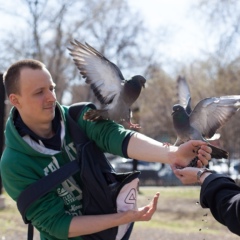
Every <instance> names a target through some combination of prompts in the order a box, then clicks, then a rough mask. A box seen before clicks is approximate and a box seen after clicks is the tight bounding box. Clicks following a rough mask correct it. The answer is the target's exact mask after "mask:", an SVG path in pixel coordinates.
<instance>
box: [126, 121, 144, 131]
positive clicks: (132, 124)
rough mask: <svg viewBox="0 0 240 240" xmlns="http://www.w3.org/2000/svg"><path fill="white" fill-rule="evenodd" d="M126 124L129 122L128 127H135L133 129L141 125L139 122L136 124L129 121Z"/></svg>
mask: <svg viewBox="0 0 240 240" xmlns="http://www.w3.org/2000/svg"><path fill="white" fill-rule="evenodd" d="M128 124H129V127H130V128H135V129H139V128H141V126H140V125H139V124H137V123H136V124H135V123H131V122H129V123H128Z"/></svg>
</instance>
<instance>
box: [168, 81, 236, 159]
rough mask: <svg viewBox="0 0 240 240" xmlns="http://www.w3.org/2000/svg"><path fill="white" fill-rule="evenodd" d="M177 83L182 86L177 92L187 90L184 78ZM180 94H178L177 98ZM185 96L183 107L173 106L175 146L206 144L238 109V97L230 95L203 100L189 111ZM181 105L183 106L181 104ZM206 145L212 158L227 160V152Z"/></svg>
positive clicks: (189, 107)
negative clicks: (192, 143) (194, 143)
mask: <svg viewBox="0 0 240 240" xmlns="http://www.w3.org/2000/svg"><path fill="white" fill-rule="evenodd" d="M178 82H180V84H181V85H182V86H181V87H180V88H179V91H181V90H180V89H185V90H186V89H187V88H188V87H187V86H184V85H187V83H186V80H185V79H184V78H179V80H178ZM181 94H182V93H179V96H180V95H181ZM185 94H186V96H187V97H186V99H187V101H185V105H184V106H183V105H181V104H176V105H174V106H173V112H172V117H173V125H174V128H175V130H176V133H177V140H176V142H175V145H179V144H180V143H181V142H186V141H188V140H191V139H195V140H203V141H205V142H208V140H207V139H210V138H211V137H212V136H213V135H214V134H215V133H216V131H217V130H218V129H219V128H221V127H223V126H224V124H225V123H226V122H227V121H228V120H229V119H230V118H231V117H232V116H233V115H234V114H235V113H236V112H237V111H238V110H239V108H240V95H232V96H222V97H210V98H205V99H203V100H201V101H200V102H199V103H198V104H197V105H196V106H195V108H194V109H193V110H192V111H191V106H190V101H191V97H190V93H189V95H188V94H187V91H186V93H185ZM183 95H184V94H183ZM183 95H182V96H183ZM180 102H181V100H180ZM181 103H182V104H183V102H181ZM208 145H209V146H210V147H211V148H212V153H211V155H212V158H216V159H220V158H228V152H226V151H225V150H223V149H220V148H217V147H215V146H213V145H211V144H210V143H208Z"/></svg>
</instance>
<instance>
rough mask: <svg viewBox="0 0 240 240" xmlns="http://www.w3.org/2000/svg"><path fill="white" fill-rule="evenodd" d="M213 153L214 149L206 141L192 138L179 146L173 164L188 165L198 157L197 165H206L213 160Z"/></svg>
mask: <svg viewBox="0 0 240 240" xmlns="http://www.w3.org/2000/svg"><path fill="white" fill-rule="evenodd" d="M211 153H212V149H211V148H210V147H208V146H207V143H206V142H203V141H200V140H191V141H188V142H186V143H183V144H181V145H180V146H179V147H178V150H177V151H176V152H175V156H174V163H173V165H174V166H179V167H186V166H188V164H189V163H190V162H191V161H192V160H193V159H194V158H195V157H198V161H197V167H204V166H206V165H208V162H209V160H211Z"/></svg>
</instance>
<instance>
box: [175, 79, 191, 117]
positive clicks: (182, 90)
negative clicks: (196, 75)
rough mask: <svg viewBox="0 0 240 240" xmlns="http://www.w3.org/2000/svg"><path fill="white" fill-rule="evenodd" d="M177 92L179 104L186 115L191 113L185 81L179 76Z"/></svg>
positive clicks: (188, 92) (189, 97) (189, 95)
mask: <svg viewBox="0 0 240 240" xmlns="http://www.w3.org/2000/svg"><path fill="white" fill-rule="evenodd" d="M177 92H178V100H179V104H180V105H181V106H183V107H184V108H185V109H186V111H187V113H188V114H190V113H191V111H192V109H191V94H190V90H189V86H188V84H187V81H186V79H185V78H184V77H181V76H179V77H178V79H177Z"/></svg>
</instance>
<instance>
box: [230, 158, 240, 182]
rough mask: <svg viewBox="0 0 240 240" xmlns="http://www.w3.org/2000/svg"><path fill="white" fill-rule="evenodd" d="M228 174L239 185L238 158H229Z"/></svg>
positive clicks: (239, 160)
mask: <svg viewBox="0 0 240 240" xmlns="http://www.w3.org/2000/svg"><path fill="white" fill-rule="evenodd" d="M229 175H230V177H231V178H232V179H233V180H234V181H235V182H236V183H237V184H238V185H240V159H231V160H230V167H229Z"/></svg>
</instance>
